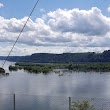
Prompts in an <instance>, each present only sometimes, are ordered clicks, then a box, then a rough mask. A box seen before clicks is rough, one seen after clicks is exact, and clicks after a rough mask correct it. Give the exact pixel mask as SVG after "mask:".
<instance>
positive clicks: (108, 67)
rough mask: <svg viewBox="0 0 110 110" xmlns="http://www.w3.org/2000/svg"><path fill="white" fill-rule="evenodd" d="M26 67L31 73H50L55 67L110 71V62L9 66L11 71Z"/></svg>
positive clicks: (85, 70) (83, 70) (19, 64)
mask: <svg viewBox="0 0 110 110" xmlns="http://www.w3.org/2000/svg"><path fill="white" fill-rule="evenodd" d="M18 69H24V70H25V71H28V72H30V73H49V72H51V71H53V70H54V69H68V70H72V71H77V72H79V71H82V72H89V71H94V72H110V63H78V64H56V63H55V64H36V63H26V62H24V63H23V62H19V63H15V65H14V66H12V65H11V66H9V70H10V71H17V70H18Z"/></svg>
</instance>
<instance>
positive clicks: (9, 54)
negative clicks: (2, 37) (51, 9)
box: [2, 0, 40, 68]
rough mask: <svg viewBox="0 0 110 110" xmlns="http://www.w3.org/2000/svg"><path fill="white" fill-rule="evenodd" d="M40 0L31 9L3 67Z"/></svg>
mask: <svg viewBox="0 0 110 110" xmlns="http://www.w3.org/2000/svg"><path fill="white" fill-rule="evenodd" d="M39 1H40V0H37V2H36V4H35V5H34V7H33V9H32V11H31V13H30V14H29V16H28V18H27V20H26V22H25V23H24V26H23V28H22V29H21V31H20V33H19V35H18V37H17V39H16V41H15V42H14V44H13V46H12V48H11V50H10V52H9V53H8V55H7V57H6V59H5V61H4V62H3V65H2V68H3V67H4V65H5V63H6V61H7V59H8V58H9V56H10V54H11V52H12V50H13V48H14V47H15V45H16V43H17V41H18V39H19V37H20V36H21V34H22V32H23V30H24V28H25V27H26V24H27V22H28V21H29V19H30V17H31V15H32V13H33V11H34V10H35V8H36V6H37V4H38V2H39Z"/></svg>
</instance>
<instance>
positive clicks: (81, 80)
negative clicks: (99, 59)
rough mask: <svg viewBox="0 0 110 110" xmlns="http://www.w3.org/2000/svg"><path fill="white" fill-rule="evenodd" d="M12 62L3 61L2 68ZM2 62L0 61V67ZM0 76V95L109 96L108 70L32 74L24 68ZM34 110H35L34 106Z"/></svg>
mask: <svg viewBox="0 0 110 110" xmlns="http://www.w3.org/2000/svg"><path fill="white" fill-rule="evenodd" d="M10 64H13V63H12V62H6V65H5V67H4V68H5V69H6V72H9V71H8V66H9V65H10ZM1 65H2V61H0V66H1ZM9 73H10V75H9V76H0V94H13V93H15V94H18V95H19V94H22V95H36V96H49V97H51V96H52V97H54V96H56V97H69V96H71V97H84V98H110V73H109V72H106V73H96V72H87V73H84V72H69V71H65V72H63V76H59V75H58V74H56V73H55V72H52V73H50V74H48V75H44V74H32V73H28V72H26V71H23V70H19V71H16V72H9ZM33 110H34V109H33Z"/></svg>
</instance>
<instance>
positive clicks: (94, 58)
mask: <svg viewBox="0 0 110 110" xmlns="http://www.w3.org/2000/svg"><path fill="white" fill-rule="evenodd" d="M5 58H6V57H3V56H1V57H0V60H4V59H5ZM8 61H14V62H35V63H72V62H75V63H80V62H82V63H84V62H110V50H106V51H104V52H102V53H95V52H87V53H63V54H49V53H34V54H32V55H30V56H10V57H9V58H8Z"/></svg>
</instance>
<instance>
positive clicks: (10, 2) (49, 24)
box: [0, 0, 110, 55]
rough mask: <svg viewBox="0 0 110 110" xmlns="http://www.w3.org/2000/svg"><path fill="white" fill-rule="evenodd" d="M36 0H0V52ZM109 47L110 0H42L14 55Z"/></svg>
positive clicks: (15, 34) (13, 37) (6, 49)
mask: <svg viewBox="0 0 110 110" xmlns="http://www.w3.org/2000/svg"><path fill="white" fill-rule="evenodd" d="M35 2H36V0H0V55H7V54H8V52H9V51H10V49H11V47H12V45H13V43H14V42H15V40H16V38H17V37H18V35H19V33H20V31H21V29H22V27H23V25H24V23H25V22H26V20H27V17H28V15H29V14H30V12H31V10H32V8H33V6H34V4H35ZM107 49H110V0H40V1H39V3H38V5H37V7H36V9H35V10H34V12H33V14H32V16H31V18H30V19H29V22H28V23H27V25H26V27H25V29H24V31H23V33H22V35H21V36H20V38H19V40H18V42H17V44H16V45H15V48H14V49H13V51H12V53H11V55H30V54H32V53H65V52H72V53H75V52H88V51H89V52H90V51H91V52H93V51H94V52H102V51H104V50H107Z"/></svg>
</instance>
